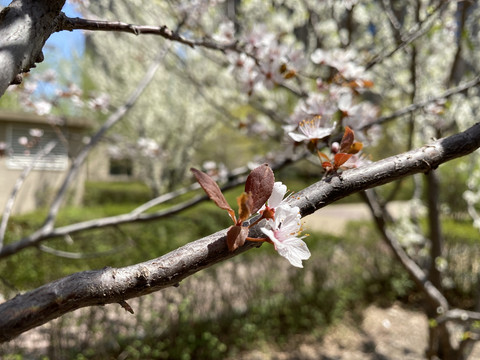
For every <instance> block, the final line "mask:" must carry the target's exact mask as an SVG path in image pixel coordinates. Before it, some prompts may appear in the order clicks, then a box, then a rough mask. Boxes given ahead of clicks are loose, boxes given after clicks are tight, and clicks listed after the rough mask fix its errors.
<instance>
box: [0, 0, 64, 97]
mask: <svg viewBox="0 0 480 360" xmlns="http://www.w3.org/2000/svg"><path fill="white" fill-rule="evenodd" d="M64 4H65V0H15V1H13V2H12V3H11V4H10V5H9V6H8V7H6V8H4V9H3V10H2V12H1V13H0V69H2V71H0V96H2V95H3V94H4V93H5V90H7V88H8V86H9V85H10V84H11V83H12V82H18V81H17V80H15V79H16V77H17V75H18V74H20V73H22V72H27V71H29V70H30V68H32V67H35V63H36V62H40V61H42V59H43V55H42V48H43V45H44V44H45V41H46V40H47V39H48V38H49V36H50V35H51V34H52V33H53V32H54V31H55V29H56V18H57V16H58V14H59V13H60V10H61V9H62V7H63V5H64Z"/></svg>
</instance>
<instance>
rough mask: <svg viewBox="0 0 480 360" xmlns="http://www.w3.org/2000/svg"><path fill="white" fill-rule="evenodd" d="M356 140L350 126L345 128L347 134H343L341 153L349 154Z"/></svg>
mask: <svg viewBox="0 0 480 360" xmlns="http://www.w3.org/2000/svg"><path fill="white" fill-rule="evenodd" d="M354 139H355V133H354V132H353V130H352V129H350V127H348V126H345V133H344V134H343V138H342V142H341V143H340V152H342V153H348V152H349V150H350V147H351V146H352V144H353V140H354Z"/></svg>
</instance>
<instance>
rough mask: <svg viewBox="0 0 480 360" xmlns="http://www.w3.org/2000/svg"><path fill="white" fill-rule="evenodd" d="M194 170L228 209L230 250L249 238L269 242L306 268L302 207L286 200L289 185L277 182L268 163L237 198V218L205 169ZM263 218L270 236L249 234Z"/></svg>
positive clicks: (307, 254) (253, 174) (307, 255)
mask: <svg viewBox="0 0 480 360" xmlns="http://www.w3.org/2000/svg"><path fill="white" fill-rule="evenodd" d="M191 171H192V172H193V175H194V176H195V178H196V179H197V181H198V183H199V184H200V186H201V187H202V188H203V190H204V191H205V192H206V193H207V195H208V196H209V197H210V199H212V200H213V201H214V202H215V204H216V205H217V206H218V207H219V208H221V209H223V210H226V211H227V212H228V214H229V216H230V218H231V219H232V221H233V223H234V225H233V226H231V227H230V228H229V229H228V231H227V246H228V249H229V250H230V251H235V250H236V249H237V248H239V247H241V246H243V244H244V243H245V241H247V240H248V241H256V242H268V243H271V244H272V245H273V246H274V247H275V250H277V251H278V253H279V254H280V255H281V256H283V257H285V258H286V259H287V260H288V261H289V262H290V263H291V264H292V265H293V266H296V267H303V265H302V260H307V259H309V258H310V255H311V254H310V251H309V250H308V247H307V245H306V244H305V242H304V241H303V240H302V239H303V238H304V236H300V233H301V221H300V219H301V215H300V209H299V208H298V207H296V206H295V207H292V206H290V205H289V204H288V203H287V202H286V201H285V200H287V199H288V196H287V198H284V197H285V194H286V192H287V187H286V186H285V185H283V184H282V183H281V182H274V176H273V172H272V170H271V169H270V168H269V167H268V166H267V165H260V166H259V167H257V168H255V169H254V170H253V171H252V172H251V173H250V175H249V176H248V177H247V181H246V183H245V192H244V193H243V194H242V195H240V196H239V197H238V198H237V203H238V207H239V210H238V218H237V216H236V214H235V212H234V211H233V209H232V208H231V207H230V205H229V204H228V202H227V201H226V199H225V197H224V196H223V194H222V192H221V190H220V188H219V187H218V185H217V184H216V182H215V181H213V179H212V178H211V177H210V176H209V175H207V174H206V173H204V172H202V171H199V170H197V169H193V168H192V169H191ZM255 212H258V213H259V214H260V215H261V216H260V217H259V218H258V219H257V220H256V221H255V222H253V223H252V224H250V225H245V224H244V222H245V220H247V219H248V218H249V217H250V216H251V215H252V214H253V213H255ZM261 221H264V224H263V226H262V227H261V228H260V229H261V231H262V232H263V233H264V234H265V235H266V236H267V238H252V237H249V236H248V232H249V229H250V228H251V227H252V226H254V225H256V224H259V223H260V222H261Z"/></svg>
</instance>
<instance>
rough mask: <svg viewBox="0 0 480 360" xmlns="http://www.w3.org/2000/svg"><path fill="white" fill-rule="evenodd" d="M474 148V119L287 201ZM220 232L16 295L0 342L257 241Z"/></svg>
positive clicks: (330, 198) (332, 197)
mask: <svg viewBox="0 0 480 360" xmlns="http://www.w3.org/2000/svg"><path fill="white" fill-rule="evenodd" d="M479 147H480V123H477V124H475V125H474V126H472V127H471V128H470V129H468V130H466V131H465V132H463V133H459V134H456V135H453V136H451V137H448V138H444V139H441V140H438V141H436V142H434V143H432V144H430V145H426V146H424V147H422V148H419V149H416V150H413V151H409V152H406V153H403V154H400V155H396V156H392V157H390V158H387V159H384V160H381V161H378V162H375V163H372V164H370V165H368V166H365V167H363V168H360V169H354V170H350V171H346V172H344V173H343V174H341V175H340V176H339V175H334V176H331V177H329V178H327V179H325V180H322V181H319V182H317V183H315V184H313V185H311V186H309V187H308V188H306V189H304V190H302V191H301V192H299V193H297V194H296V196H294V197H292V201H291V203H292V205H296V206H299V207H300V211H301V213H302V216H306V215H308V214H311V213H313V212H314V211H316V210H318V209H320V208H322V207H324V206H326V205H328V204H330V203H333V202H334V201H336V200H339V199H341V198H343V197H345V196H347V195H350V194H352V193H355V192H358V191H361V190H365V189H367V188H371V187H375V186H378V185H381V184H385V183H387V182H390V181H394V180H396V179H399V178H401V177H404V176H408V175H412V174H415V173H419V172H428V171H430V170H431V169H435V168H436V167H438V166H439V165H440V164H441V163H444V162H446V161H449V160H452V159H454V158H457V157H460V156H464V155H467V154H469V153H471V152H473V151H474V150H476V149H477V148H479ZM225 235H226V229H225V230H222V231H219V232H217V233H215V234H213V235H210V236H207V237H205V238H203V239H200V240H197V241H194V242H191V243H189V244H187V245H185V246H183V247H181V248H179V249H177V250H175V251H172V252H170V253H168V254H166V255H164V256H162V257H159V258H156V259H153V260H150V261H146V262H143V263H140V264H136V265H132V266H127V267H124V268H118V269H114V268H105V269H103V270H97V271H84V272H80V273H76V274H73V275H70V276H67V277H64V278H62V279H60V280H57V281H54V282H51V283H49V284H46V285H44V286H42V287H40V288H38V289H35V290H33V291H30V292H28V293H25V294H22V295H17V296H16V297H14V298H13V299H11V300H9V301H7V302H5V303H3V304H1V305H0V342H5V341H8V340H10V339H13V338H14V337H16V336H18V335H19V334H21V333H23V332H25V331H27V330H29V329H31V328H33V327H36V326H39V325H41V324H44V323H46V322H48V321H49V320H52V319H54V318H57V317H59V316H61V315H63V314H65V313H67V312H70V311H73V310H75V309H78V308H81V307H86V306H92V305H103V304H109V303H120V304H121V305H122V306H123V307H125V308H126V309H128V306H127V305H126V304H125V303H124V302H125V300H128V299H130V298H133V297H138V296H142V295H146V294H149V293H152V292H155V291H158V290H160V289H163V288H166V287H169V286H174V285H176V284H178V283H179V282H180V281H181V280H183V279H185V278H186V277H188V276H190V275H192V274H194V273H196V272H197V271H200V270H202V269H204V268H207V267H209V266H211V265H213V264H215V263H218V262H220V261H223V260H226V259H229V258H231V257H233V256H236V255H238V254H240V253H242V252H244V251H246V250H249V249H251V248H253V247H255V246H257V243H252V242H247V243H246V244H245V245H244V246H243V247H241V248H239V249H237V250H236V251H235V252H233V253H232V252H229V251H228V248H227V245H226V236H225ZM250 236H252V237H258V236H261V234H260V233H259V229H258V228H256V227H254V228H252V229H251V231H250Z"/></svg>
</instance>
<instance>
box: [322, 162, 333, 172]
mask: <svg viewBox="0 0 480 360" xmlns="http://www.w3.org/2000/svg"><path fill="white" fill-rule="evenodd" d="M322 167H323V168H324V169H325V170H327V171H330V170H332V169H333V165H332V163H331V162H330V161H324V162H323V163H322Z"/></svg>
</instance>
